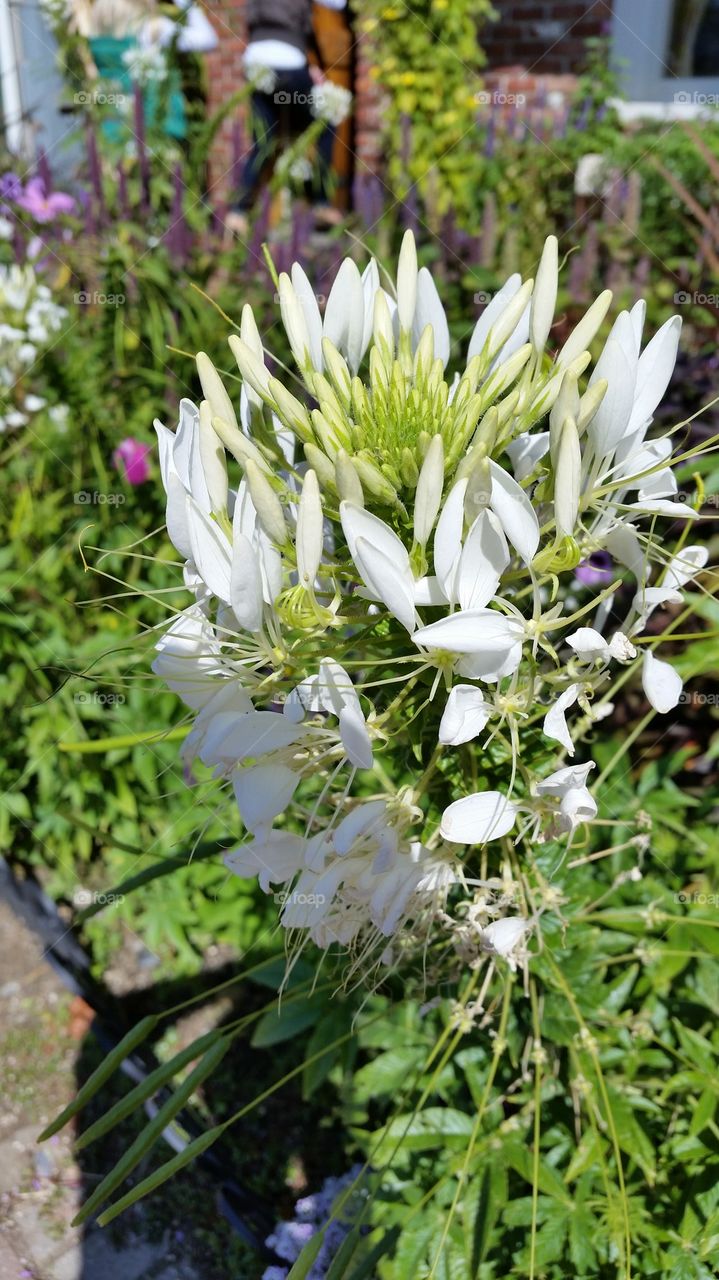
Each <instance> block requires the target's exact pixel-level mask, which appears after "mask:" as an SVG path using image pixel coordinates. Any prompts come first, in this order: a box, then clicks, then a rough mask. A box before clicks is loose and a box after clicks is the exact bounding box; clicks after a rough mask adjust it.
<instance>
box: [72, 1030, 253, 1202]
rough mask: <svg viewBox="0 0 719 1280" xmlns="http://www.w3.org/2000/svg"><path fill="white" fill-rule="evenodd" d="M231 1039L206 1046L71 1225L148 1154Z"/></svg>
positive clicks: (218, 1059) (110, 1193)
mask: <svg viewBox="0 0 719 1280" xmlns="http://www.w3.org/2000/svg"><path fill="white" fill-rule="evenodd" d="M231 1043H232V1038H231V1037H230V1036H228V1037H227V1038H226V1039H224V1040H220V1041H219V1043H218V1044H216V1045H214V1046H213V1047H212V1048H211V1049H209V1050H208V1052H207V1053H206V1054H205V1055H204V1057H203V1058H202V1059H201V1060H200V1062H198V1064H197V1066H196V1067H195V1069H194V1071H191V1072H190V1074H189V1076H188V1077H187V1079H186V1080H183V1082H182V1084H181V1085H179V1086H178V1088H177V1089H176V1090H175V1092H174V1093H173V1094H172V1096H171V1097H170V1098H168V1100H167V1102H166V1103H165V1104H164V1106H162V1107H160V1110H159V1111H158V1112H157V1115H155V1116H154V1117H153V1118H152V1120H151V1121H150V1123H149V1124H148V1125H146V1126H145V1128H144V1129H143V1130H142V1133H141V1134H139V1136H138V1137H137V1138H136V1139H135V1141H134V1142H133V1143H132V1145H131V1146H130V1147H129V1148H128V1150H127V1151H126V1152H125V1154H124V1155H123V1156H122V1157H121V1158H120V1160H118V1162H117V1164H116V1165H115V1167H114V1169H112V1170H111V1172H110V1173H108V1174H107V1176H106V1177H105V1178H103V1180H102V1182H101V1183H100V1185H99V1187H96V1188H95V1190H94V1191H93V1193H92V1195H91V1196H90V1197H89V1199H87V1200H86V1201H85V1203H84V1205H83V1206H82V1208H81V1209H80V1212H79V1213H77V1214H76V1215H75V1217H74V1219H73V1221H72V1225H73V1226H79V1224H80V1223H82V1222H85V1221H86V1220H87V1218H89V1217H90V1215H91V1214H93V1213H94V1212H95V1210H96V1208H97V1207H98V1205H100V1204H102V1202H103V1200H107V1197H108V1196H110V1195H112V1193H113V1191H114V1190H115V1188H116V1187H119V1185H120V1183H121V1182H124V1180H125V1178H126V1177H127V1176H128V1174H130V1173H132V1170H133V1169H134V1168H135V1166H136V1165H138V1164H139V1163H140V1161H141V1160H142V1158H143V1156H145V1155H147V1153H148V1151H150V1150H151V1149H152V1147H154V1145H155V1143H156V1142H157V1140H158V1139H159V1138H160V1137H161V1135H162V1131H163V1129H166V1128H167V1126H168V1125H169V1124H170V1122H171V1121H172V1120H174V1118H175V1116H176V1115H177V1113H178V1111H180V1110H181V1109H182V1108H183V1107H184V1105H185V1103H186V1102H187V1101H188V1100H189V1099H190V1098H191V1097H192V1095H193V1093H194V1092H195V1090H196V1089H197V1087H198V1086H199V1085H200V1084H202V1081H203V1080H204V1079H206V1077H207V1076H208V1075H210V1074H211V1073H212V1072H213V1071H214V1070H215V1068H216V1067H217V1066H218V1065H219V1063H220V1062H221V1061H222V1059H223V1058H224V1056H225V1054H226V1053H227V1050H228V1049H229V1047H230V1045H231Z"/></svg>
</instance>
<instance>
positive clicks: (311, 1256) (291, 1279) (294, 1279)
mask: <svg viewBox="0 0 719 1280" xmlns="http://www.w3.org/2000/svg"><path fill="white" fill-rule="evenodd" d="M325 1230H326V1228H325V1227H323V1228H322V1230H321V1231H318V1232H317V1234H316V1235H314V1236H312V1237H311V1238H310V1239H309V1240H308V1241H307V1244H306V1245H305V1247H304V1249H303V1250H302V1253H301V1254H300V1256H299V1258H298V1259H297V1261H296V1262H295V1264H294V1266H293V1267H292V1268H291V1270H290V1272H289V1273H288V1276H287V1280H305V1277H306V1275H307V1273H308V1272H309V1270H310V1267H311V1266H312V1263H313V1262H314V1261H315V1258H316V1257H317V1254H318V1253H319V1251H320V1249H321V1248H322V1241H323V1240H324V1238H325Z"/></svg>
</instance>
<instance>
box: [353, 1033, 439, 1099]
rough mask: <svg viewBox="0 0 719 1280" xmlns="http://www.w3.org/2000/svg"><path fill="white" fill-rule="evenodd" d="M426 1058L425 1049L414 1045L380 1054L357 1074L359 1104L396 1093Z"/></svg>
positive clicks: (355, 1088) (356, 1083)
mask: <svg viewBox="0 0 719 1280" xmlns="http://www.w3.org/2000/svg"><path fill="white" fill-rule="evenodd" d="M426 1056H427V1054H426V1050H425V1049H423V1048H420V1047H418V1046H414V1045H408V1046H404V1047H400V1048H398V1049H389V1050H388V1051H387V1052H386V1053H380V1054H378V1055H377V1057H376V1058H374V1059H373V1061H372V1062H368V1063H367V1064H366V1066H364V1067H360V1069H359V1071H356V1072H355V1076H354V1082H353V1083H354V1094H355V1097H356V1098H357V1100H358V1101H359V1102H366V1101H368V1100H369V1099H370V1098H374V1097H378V1096H382V1095H384V1094H387V1093H394V1092H395V1091H396V1090H397V1089H399V1088H400V1087H401V1086H402V1085H404V1084H406V1083H407V1079H408V1077H409V1076H410V1075H411V1074H412V1073H413V1072H414V1071H416V1069H417V1067H418V1066H419V1064H420V1063H421V1062H422V1060H423V1059H424V1058H426Z"/></svg>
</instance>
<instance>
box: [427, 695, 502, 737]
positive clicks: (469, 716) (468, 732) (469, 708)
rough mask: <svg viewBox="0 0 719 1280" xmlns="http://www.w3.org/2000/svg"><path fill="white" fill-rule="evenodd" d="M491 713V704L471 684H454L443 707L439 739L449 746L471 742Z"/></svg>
mask: <svg viewBox="0 0 719 1280" xmlns="http://www.w3.org/2000/svg"><path fill="white" fill-rule="evenodd" d="M491 714H492V706H491V704H490V703H488V702H485V700H484V698H483V697H482V694H481V692H480V690H479V689H477V688H476V687H475V686H474V685H473V684H457V685H455V686H454V688H453V689H452V691H451V693H450V695H449V697H448V699H447V703H446V706H445V708H444V713H443V715H442V720H441V722H440V726H439V741H440V742H441V743H442V744H443V745H444V746H449V747H457V746H459V745H460V743H462V742H471V741H472V739H473V738H476V737H477V735H478V734H479V733H481V732H482V730H483V728H484V726H485V725H486V723H487V721H488V720H489V717H490V715H491Z"/></svg>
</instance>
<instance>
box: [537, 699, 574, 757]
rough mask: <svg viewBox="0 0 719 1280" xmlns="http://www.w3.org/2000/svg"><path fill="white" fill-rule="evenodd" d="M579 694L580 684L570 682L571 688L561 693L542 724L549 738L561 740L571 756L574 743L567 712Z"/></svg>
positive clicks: (543, 730) (556, 740)
mask: <svg viewBox="0 0 719 1280" xmlns="http://www.w3.org/2000/svg"><path fill="white" fill-rule="evenodd" d="M578 695H579V685H578V684H570V686H569V688H568V689H565V691H564V693H563V694H561V696H560V697H559V698H557V700H556V702H555V703H554V705H553V706H552V707H550V709H549V711H548V712H547V714H546V716H545V717H544V723H543V725H542V732H543V733H545V734H546V736H547V737H548V738H553V739H554V740H555V742H561V744H562V746H563V747H564V748H565V750H566V751H567V752H568V753H569V755H570V756H573V755H574V743H573V742H572V739H571V737H570V735H569V729H568V728H567V718H566V714H565V713H566V711H567V710H568V708H569V707H572V706H573V705H574V703H575V702H576V701H577V697H578Z"/></svg>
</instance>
